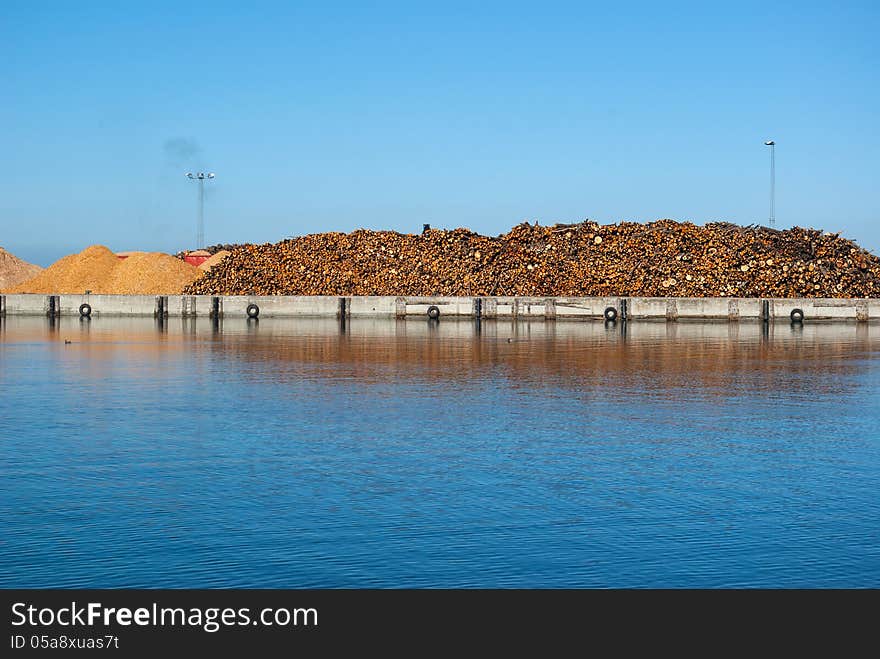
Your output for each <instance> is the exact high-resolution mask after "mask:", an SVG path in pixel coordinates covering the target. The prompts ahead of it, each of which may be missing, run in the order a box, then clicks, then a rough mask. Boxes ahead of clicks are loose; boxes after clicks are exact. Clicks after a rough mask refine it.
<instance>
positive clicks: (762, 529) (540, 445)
mask: <svg viewBox="0 0 880 659" xmlns="http://www.w3.org/2000/svg"><path fill="white" fill-rule="evenodd" d="M65 340H67V341H70V342H71V343H69V344H66V343H65ZM878 348H880V326H875V325H870V326H869V325H864V324H863V325H855V324H850V325H846V324H843V325H825V326H822V325H810V324H807V325H805V326H804V327H802V328H797V327H790V326H788V325H775V326H772V327H771V328H770V330H769V332H767V333H764V332H762V329H761V326H760V325H759V324H757V323H745V322H743V323H740V324H739V325H737V324H732V325H727V324H712V325H702V324H700V325H697V324H692V325H691V324H685V323H678V324H674V323H671V324H668V325H667V324H665V323H658V324H654V323H633V324H630V325H629V326H628V327H626V330H625V331H622V328H621V327H613V328H612V327H609V328H606V327H605V326H604V325H602V324H601V323H596V324H594V323H577V322H569V323H565V322H557V323H546V324H545V323H534V324H513V323H509V322H495V323H484V324H483V325H482V327H481V328H480V330H479V331H477V329H476V328H475V326H474V324H473V323H470V322H460V323H459V322H450V321H441V322H440V323H439V324H434V325H429V324H428V323H426V322H423V321H406V322H394V321H387V322H385V321H381V322H379V321H357V320H355V321H353V322H350V323H349V324H348V326H347V327H344V328H341V327H340V326H339V325H338V324H337V323H336V322H335V321H289V320H277V319H269V318H266V319H263V320H260V321H258V322H251V323H250V324H248V323H247V322H246V321H243V320H242V321H232V320H227V321H225V322H224V323H223V324H222V325H220V326H212V325H211V323H210V322H209V321H199V322H198V323H197V322H195V321H186V322H185V321H181V320H171V321H169V322H167V323H166V324H165V325H164V326H157V325H156V323H155V322H154V321H152V320H122V319H100V318H95V319H93V320H91V321H90V322H79V321H78V320H77V319H62V320H61V321H60V322H58V323H57V324H55V325H50V324H49V321H48V320H47V319H43V318H14V317H9V318H6V319H2V320H0V392H2V395H0V586H5V587H77V586H81V587H284V588H290V587H423V586H428V587H471V586H481V587H499V586H500V587H561V586H573V587H582V586H588V587H596V586H601V587H604V586H610V587H629V586H652V587H725V586H769V587H777V586H780V587H781V586H785V587H789V586H806V587H839V586H843V587H875V588H876V587H880V496H878V482H880V480H878V476H880V352H878Z"/></svg>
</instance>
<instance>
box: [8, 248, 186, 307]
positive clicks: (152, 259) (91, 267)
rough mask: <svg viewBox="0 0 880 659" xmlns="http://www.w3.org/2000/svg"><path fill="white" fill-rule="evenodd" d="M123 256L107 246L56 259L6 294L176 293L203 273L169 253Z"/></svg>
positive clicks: (143, 253) (134, 253)
mask: <svg viewBox="0 0 880 659" xmlns="http://www.w3.org/2000/svg"><path fill="white" fill-rule="evenodd" d="M129 254H130V255H129V256H128V258H126V259H120V258H118V257H117V256H116V254H114V253H113V252H111V251H110V250H109V249H107V248H106V247H104V246H103V245H92V246H91V247H88V248H86V249H84V250H83V251H82V252H80V253H79V254H71V255H69V256H65V257H64V258H62V259H60V260H58V261H56V262H55V263H53V264H52V265H51V266H49V267H48V268H46V269H45V270H43V271H42V272H40V273H39V274H38V275H37V276H36V277H33V278H32V279H29V280H27V281H25V282H22V283H20V284H18V285H16V286H13V287H11V288H9V289H7V290H6V291H5V292H6V293H84V292H85V291H91V292H92V293H96V294H98V293H107V294H115V295H160V294H167V295H174V294H177V293H180V291H181V289H182V288H183V287H184V286H187V285H188V284H191V283H192V282H193V281H195V280H196V279H197V278H199V277H200V276H201V275H202V271H201V270H199V269H198V268H196V267H194V266H191V265H189V264H188V263H184V262H183V261H181V260H180V259H176V258H174V257H173V256H171V255H169V254H162V253H160V252H130V253H129Z"/></svg>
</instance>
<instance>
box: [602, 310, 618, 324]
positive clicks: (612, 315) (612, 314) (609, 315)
mask: <svg viewBox="0 0 880 659" xmlns="http://www.w3.org/2000/svg"><path fill="white" fill-rule="evenodd" d="M603 315H604V316H605V320H612V321H613V320H617V309H615V308H614V307H605V312H604V313H603Z"/></svg>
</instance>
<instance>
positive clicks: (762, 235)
mask: <svg viewBox="0 0 880 659" xmlns="http://www.w3.org/2000/svg"><path fill="white" fill-rule="evenodd" d="M231 251H232V253H231V254H230V256H228V257H227V258H226V259H224V260H223V261H222V262H221V263H220V264H218V265H217V266H215V267H214V268H212V269H211V271H210V272H208V273H207V274H206V275H205V276H204V277H202V278H201V279H199V280H197V281H196V282H194V283H193V284H191V285H190V286H189V287H188V288H187V289H186V290H185V291H184V292H185V293H186V294H190V295H197V294H212V295H340V296H343V295H426V296H427V295H465V296H488V295H523V296H527V295H528V296H542V297H543V296H606V295H608V296H617V295H620V296H669V297H718V296H722V297H842V298H848V297H880V259H878V257H876V256H874V255H872V254H870V253H869V252H867V251H865V250H864V249H861V248H860V247H858V246H857V245H856V244H854V243H853V242H852V241H849V240H846V239H844V238H841V237H840V236H839V235H838V234H832V233H823V232H822V231H817V230H813V229H801V228H797V227H795V228H793V229H788V230H785V231H778V230H775V229H769V228H766V227H754V226H750V227H741V226H736V225H733V224H728V223H719V222H716V223H711V224H706V225H705V226H697V225H694V224H691V223H689V222H685V223H679V222H675V221H673V220H660V221H657V222H651V223H649V224H639V223H633V222H622V223H620V224H612V225H599V224H596V223H595V222H589V221H587V222H583V223H580V224H572V225H555V226H551V227H544V226H537V225H530V224H525V223H524V224H520V225H518V226H516V227H514V228H513V229H511V230H510V231H509V232H508V233H506V234H503V235H501V236H497V237H488V236H482V235H479V234H476V233H473V232H472V231H469V230H467V229H455V230H453V231H446V230H436V229H434V230H427V231H425V232H424V233H422V234H400V233H396V232H390V231H366V230H360V231H355V232H353V233H350V234H343V233H322V234H314V235H309V236H302V237H299V238H293V239H289V240H284V241H282V242H279V243H275V244H265V245H244V246H236V247H234V248H233V249H232V250H231Z"/></svg>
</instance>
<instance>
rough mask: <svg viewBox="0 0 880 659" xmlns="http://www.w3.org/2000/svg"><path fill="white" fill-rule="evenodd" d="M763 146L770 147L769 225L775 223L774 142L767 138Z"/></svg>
mask: <svg viewBox="0 0 880 659" xmlns="http://www.w3.org/2000/svg"><path fill="white" fill-rule="evenodd" d="M764 145H765V146H769V147H770V226H771V227H772V226H774V225H775V224H776V142H774V141H773V140H767V141H766V142H764Z"/></svg>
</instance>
